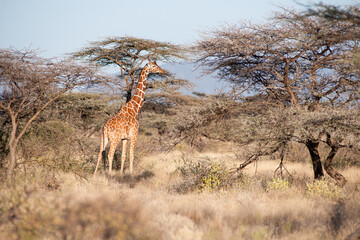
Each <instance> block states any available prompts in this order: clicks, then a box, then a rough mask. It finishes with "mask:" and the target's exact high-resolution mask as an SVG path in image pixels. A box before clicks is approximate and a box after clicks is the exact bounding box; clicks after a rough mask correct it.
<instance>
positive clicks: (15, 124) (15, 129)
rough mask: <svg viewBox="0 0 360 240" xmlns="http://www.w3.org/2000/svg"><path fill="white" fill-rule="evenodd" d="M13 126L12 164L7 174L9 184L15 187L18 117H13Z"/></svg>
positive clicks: (10, 140)
mask: <svg viewBox="0 0 360 240" xmlns="http://www.w3.org/2000/svg"><path fill="white" fill-rule="evenodd" d="M11 124H12V129H11V133H10V139H9V148H10V164H9V167H8V172H7V180H8V183H9V184H11V185H13V180H14V178H13V176H14V171H15V167H16V147H17V143H18V141H17V139H16V131H17V127H18V124H17V122H16V116H15V115H11Z"/></svg>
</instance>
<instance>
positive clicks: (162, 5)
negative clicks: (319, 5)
mask: <svg viewBox="0 0 360 240" xmlns="http://www.w3.org/2000/svg"><path fill="white" fill-rule="evenodd" d="M297 2H300V3H303V4H307V3H309V2H310V1H308V0H297V1H294V0H244V1H243V0H147V1H145V0H135V1H134V0H127V1H124V0H0V34H1V35H0V48H8V47H10V46H12V47H15V48H20V49H21V48H25V47H31V48H39V49H40V50H42V51H44V53H43V54H42V55H43V56H46V57H62V56H64V54H66V53H69V52H72V51H76V50H79V49H80V48H82V47H84V46H86V45H87V43H88V42H90V41H96V40H100V39H102V38H103V37H107V36H125V35H127V36H134V37H140V38H147V39H153V40H158V41H170V42H172V43H176V44H189V43H192V42H193V41H194V40H195V39H197V38H198V37H199V32H200V31H203V30H207V29H210V28H213V27H219V26H221V25H222V24H225V23H229V24H233V23H236V22H239V21H240V20H250V21H262V20H265V19H266V18H267V17H269V16H270V13H271V12H272V11H275V10H277V9H278V7H277V6H286V7H290V6H293V7H295V8H299V9H300V8H302V6H301V5H299V4H298V3H297ZM312 2H315V1H312ZM323 2H326V3H331V4H335V5H341V4H351V3H359V0H357V1H355V0H327V1H323Z"/></svg>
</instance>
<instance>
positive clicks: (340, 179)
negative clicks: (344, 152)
mask: <svg viewBox="0 0 360 240" xmlns="http://www.w3.org/2000/svg"><path fill="white" fill-rule="evenodd" d="M326 143H327V144H328V145H329V146H330V147H331V151H330V153H329V154H328V156H327V157H326V160H325V163H324V169H325V171H326V172H327V174H329V175H330V177H332V178H333V179H335V180H336V182H337V183H338V184H339V186H340V187H343V186H344V185H345V183H346V178H345V177H344V176H343V175H341V173H339V172H337V171H336V170H335V169H334V168H333V167H332V161H333V159H334V157H335V155H336V153H337V151H338V150H339V147H338V146H336V145H335V144H333V143H332V141H331V139H330V134H327V140H326Z"/></svg>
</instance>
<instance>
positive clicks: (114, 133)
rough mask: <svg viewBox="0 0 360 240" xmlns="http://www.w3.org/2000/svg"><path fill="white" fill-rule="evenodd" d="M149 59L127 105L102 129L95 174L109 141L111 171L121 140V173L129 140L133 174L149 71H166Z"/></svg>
mask: <svg viewBox="0 0 360 240" xmlns="http://www.w3.org/2000/svg"><path fill="white" fill-rule="evenodd" d="M148 61H149V62H148V63H147V64H146V65H145V67H144V68H143V69H142V70H141V73H140V77H139V80H138V84H137V87H136V90H135V93H134V95H133V96H132V98H131V99H130V100H129V101H128V102H127V103H125V105H124V106H123V107H122V108H121V110H120V111H119V112H118V113H117V114H116V115H115V116H114V117H112V118H110V119H109V120H108V121H107V122H106V124H105V125H104V127H103V129H102V132H101V139H100V152H99V157H98V162H97V164H96V168H95V172H94V174H96V172H97V169H98V167H99V163H100V161H101V159H102V153H103V151H105V148H106V145H107V144H108V143H110V150H109V153H108V159H109V173H111V170H112V162H113V158H114V153H115V150H116V147H117V145H118V143H119V142H120V141H122V152H121V168H120V173H121V174H122V173H123V172H124V163H125V159H126V150H127V144H128V141H129V142H130V152H129V157H130V166H129V172H130V174H132V172H133V162H134V149H135V143H136V139H137V136H138V131H139V122H138V114H139V112H140V109H141V107H142V105H143V103H144V95H145V85H146V80H147V77H148V75H149V73H164V70H162V69H161V68H160V67H159V66H158V65H157V63H156V62H152V61H150V60H148Z"/></svg>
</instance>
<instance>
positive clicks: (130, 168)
mask: <svg viewBox="0 0 360 240" xmlns="http://www.w3.org/2000/svg"><path fill="white" fill-rule="evenodd" d="M135 143H136V138H134V139H131V140H130V166H129V170H130V174H132V172H133V162H134V150H135Z"/></svg>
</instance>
